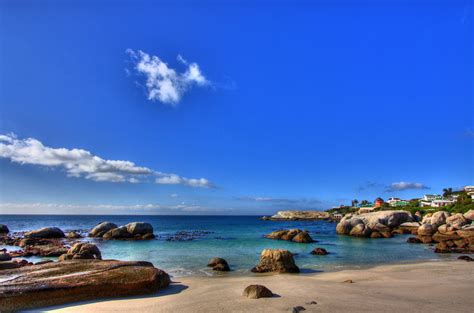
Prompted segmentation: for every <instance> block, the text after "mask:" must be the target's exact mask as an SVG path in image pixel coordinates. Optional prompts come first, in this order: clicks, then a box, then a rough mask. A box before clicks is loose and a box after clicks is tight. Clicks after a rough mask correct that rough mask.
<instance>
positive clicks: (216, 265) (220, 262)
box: [207, 258, 230, 272]
mask: <svg viewBox="0 0 474 313" xmlns="http://www.w3.org/2000/svg"><path fill="white" fill-rule="evenodd" d="M207 266H208V267H212V270H213V271H218V272H228V271H230V267H229V264H228V263H227V261H226V260H224V259H222V258H212V259H211V260H210V261H209V263H207Z"/></svg>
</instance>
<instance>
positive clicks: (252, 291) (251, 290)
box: [242, 285, 273, 299]
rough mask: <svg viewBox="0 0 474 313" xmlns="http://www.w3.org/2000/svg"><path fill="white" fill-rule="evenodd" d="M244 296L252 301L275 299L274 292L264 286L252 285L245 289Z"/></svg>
mask: <svg viewBox="0 0 474 313" xmlns="http://www.w3.org/2000/svg"><path fill="white" fill-rule="evenodd" d="M242 296H244V297H247V298H250V299H259V298H271V297H273V292H271V290H270V289H268V288H267V287H265V286H262V285H250V286H247V287H246V288H245V289H244V292H243V293H242Z"/></svg>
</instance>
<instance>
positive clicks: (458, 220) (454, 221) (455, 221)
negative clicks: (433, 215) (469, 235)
mask: <svg viewBox="0 0 474 313" xmlns="http://www.w3.org/2000/svg"><path fill="white" fill-rule="evenodd" d="M446 224H447V225H449V226H451V227H452V228H453V229H461V228H462V227H463V226H464V225H466V224H467V219H466V218H465V217H464V215H463V214H462V213H457V214H454V215H451V216H450V217H448V218H447V219H446Z"/></svg>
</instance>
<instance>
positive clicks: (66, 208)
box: [0, 203, 234, 214]
mask: <svg viewBox="0 0 474 313" xmlns="http://www.w3.org/2000/svg"><path fill="white" fill-rule="evenodd" d="M233 211H234V209H232V208H230V209H218V208H208V207H203V206H200V205H186V204H184V203H181V204H178V205H161V204H154V203H150V204H133V205H126V204H119V205H116V204H63V203H0V213H1V214H18V213H22V214H127V213H133V214H216V213H221V214H225V213H231V212H233Z"/></svg>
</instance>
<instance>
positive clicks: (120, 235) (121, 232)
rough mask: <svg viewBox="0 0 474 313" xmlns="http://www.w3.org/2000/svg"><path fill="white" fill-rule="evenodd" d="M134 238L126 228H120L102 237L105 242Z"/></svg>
mask: <svg viewBox="0 0 474 313" xmlns="http://www.w3.org/2000/svg"><path fill="white" fill-rule="evenodd" d="M132 237H133V236H132V234H130V233H129V232H128V230H127V227H126V226H120V227H117V228H114V229H111V230H109V231H108V232H106V233H105V234H104V235H103V236H102V238H104V239H105V240H111V239H130V238H132Z"/></svg>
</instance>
